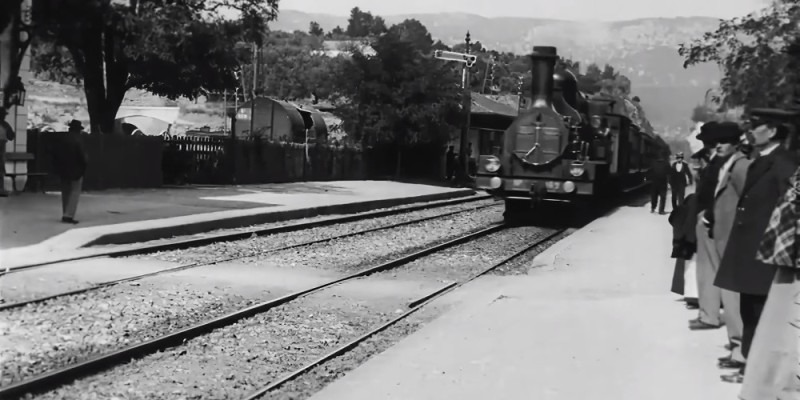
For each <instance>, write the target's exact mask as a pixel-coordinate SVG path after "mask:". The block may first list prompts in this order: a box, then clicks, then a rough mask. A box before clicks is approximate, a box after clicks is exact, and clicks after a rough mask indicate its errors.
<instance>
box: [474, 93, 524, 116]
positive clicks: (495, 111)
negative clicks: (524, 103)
mask: <svg viewBox="0 0 800 400" xmlns="http://www.w3.org/2000/svg"><path fill="white" fill-rule="evenodd" d="M518 101H519V96H517V95H505V96H502V95H501V96H491V95H483V94H480V93H475V92H472V110H471V113H472V114H484V115H502V116H506V117H516V116H517V115H519V109H518V106H517V104H518Z"/></svg>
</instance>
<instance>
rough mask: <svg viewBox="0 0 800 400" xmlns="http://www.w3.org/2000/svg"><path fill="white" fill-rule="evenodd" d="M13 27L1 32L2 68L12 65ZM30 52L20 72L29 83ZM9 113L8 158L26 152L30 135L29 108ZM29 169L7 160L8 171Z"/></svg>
mask: <svg viewBox="0 0 800 400" xmlns="http://www.w3.org/2000/svg"><path fill="white" fill-rule="evenodd" d="M30 4H31V1H30V0H25V1H24V2H23V3H22V7H23V8H30ZM23 14H25V12H24V10H23ZM11 32H12V30H11V27H10V26H9V28H8V29H7V30H6V31H5V32H3V33H2V34H0V52H2V54H0V59H3V60H4V61H3V62H2V64H0V68H3V69H5V68H8V67H10V65H8V64H7V61H5V60H10V58H9V57H8V56H9V54H8V53H7V52H8V51H12V54H13V49H11V45H10V43H11ZM30 65H31V59H30V52H27V53H26V54H25V57H24V58H23V60H22V65H21V66H20V71H19V74H20V76H21V77H22V82H23V83H27V82H28V81H29V80H30V78H31V72H30ZM8 111H9V112H8V115H7V116H6V122H8V123H9V124H10V125H11V127H13V128H14V132H15V133H16V136H17V137H16V140H14V141H13V142H7V143H6V158H8V155H9V153H25V152H26V151H27V147H28V135H27V128H28V109H27V107H26V106H22V107H18V106H14V107H11V109H9V110H8ZM27 170H28V163H27V162H26V161H16V162H14V161H7V162H6V171H7V172H17V173H24V172H27ZM26 181H27V178H24V177H23V178H17V188H22V187H24V185H25V182H26ZM3 186H4V187H5V188H6V189H7V190H10V189H11V179H10V178H7V177H4V179H3Z"/></svg>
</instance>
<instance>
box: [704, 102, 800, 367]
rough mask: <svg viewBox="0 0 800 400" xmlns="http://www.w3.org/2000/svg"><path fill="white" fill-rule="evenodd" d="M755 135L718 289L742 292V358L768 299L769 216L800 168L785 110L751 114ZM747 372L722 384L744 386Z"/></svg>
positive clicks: (752, 134) (770, 268)
mask: <svg viewBox="0 0 800 400" xmlns="http://www.w3.org/2000/svg"><path fill="white" fill-rule="evenodd" d="M751 118H752V130H751V131H750V132H749V134H748V139H749V141H750V143H751V144H752V146H753V148H754V153H756V154H757V158H756V159H755V160H754V161H753V163H752V164H750V167H749V168H748V170H747V177H746V179H745V184H744V188H743V189H742V193H741V197H740V198H739V203H738V205H737V208H736V216H735V217H734V223H733V228H732V229H731V233H730V236H729V238H728V244H727V246H726V247H725V253H724V254H723V256H722V260H721V262H720V267H719V272H718V273H717V277H716V280H715V281H714V284H715V285H716V286H718V287H720V288H722V289H726V290H730V291H733V292H738V293H739V294H740V297H739V307H740V308H739V312H740V314H741V318H742V324H743V329H742V354H743V355H744V358H745V359H746V358H747V356H748V353H749V351H750V345H751V343H752V341H753V335H754V334H755V331H756V327H757V326H758V323H759V319H760V318H761V312H762V310H763V308H764V304H765V303H766V300H767V294H768V293H769V289H770V286H771V284H772V279H773V277H774V275H775V268H776V267H775V266H773V265H769V264H766V263H764V262H761V261H759V260H757V259H756V254H757V251H758V248H759V244H760V242H761V239H762V238H763V236H764V232H765V231H766V228H767V226H768V224H769V219H770V216H771V215H772V211H773V209H774V208H775V206H776V204H778V201H779V200H780V198H781V196H783V195H784V193H786V191H787V190H788V189H789V187H790V178H791V176H792V174H793V173H794V171H795V169H796V168H797V163H796V161H795V159H794V157H793V156H792V153H791V152H790V151H789V150H786V149H785V148H784V147H783V146H781V143H782V142H783V141H784V140H785V139H786V137H787V136H788V134H789V129H788V127H787V126H786V125H784V124H783V123H782V121H781V111H780V110H771V109H759V110H753V111H752V112H751ZM743 374H744V368H742V369H740V370H739V371H738V372H737V373H735V374H733V375H728V376H723V380H726V381H731V382H741V380H742V376H743Z"/></svg>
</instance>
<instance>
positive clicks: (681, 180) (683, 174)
mask: <svg viewBox="0 0 800 400" xmlns="http://www.w3.org/2000/svg"><path fill="white" fill-rule="evenodd" d="M691 184H692V172H691V171H690V170H689V164H687V163H686V161H683V153H678V154H676V155H675V162H674V163H672V166H671V167H670V169H669V186H670V187H671V188H672V209H673V210H674V209H676V208H678V207H679V206H680V205H681V204H683V199H684V198H685V197H686V186H688V185H691Z"/></svg>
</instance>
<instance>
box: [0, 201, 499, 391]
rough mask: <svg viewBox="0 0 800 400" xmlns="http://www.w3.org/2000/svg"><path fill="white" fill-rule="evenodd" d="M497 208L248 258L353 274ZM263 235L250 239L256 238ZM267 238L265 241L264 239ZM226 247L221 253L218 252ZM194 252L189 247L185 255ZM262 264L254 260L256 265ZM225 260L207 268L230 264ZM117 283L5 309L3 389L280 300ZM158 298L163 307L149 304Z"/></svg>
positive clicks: (472, 227)
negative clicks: (31, 378)
mask: <svg viewBox="0 0 800 400" xmlns="http://www.w3.org/2000/svg"><path fill="white" fill-rule="evenodd" d="M500 212H501V210H499V209H497V208H496V207H490V208H487V209H482V210H476V211H469V212H465V213H463V214H457V215H455V216H452V217H446V218H442V219H435V220H431V221H426V222H425V223H420V224H412V225H408V226H404V227H401V228H396V229H391V230H386V231H378V232H374V233H370V234H366V235H359V236H354V237H350V238H345V239H340V240H334V241H330V242H326V243H321V244H317V245H313V246H306V247H302V248H297V249H292V250H288V251H282V252H277V253H273V254H270V255H267V256H263V257H257V258H248V259H247V260H249V262H250V263H257V264H258V265H271V266H277V267H280V268H292V269H307V268H321V269H327V270H331V269H333V270H335V271H337V272H345V271H353V270H356V269H359V267H361V266H365V265H367V264H370V263H376V262H378V261H379V260H384V259H390V258H394V255H396V254H399V253H408V252H410V250H412V249H416V248H420V247H425V246H428V245H430V244H431V243H436V242H443V241H446V240H448V239H452V238H454V237H457V236H460V235H462V234H465V233H467V232H470V231H476V230H478V229H481V228H484V227H485V226H486V225H488V224H490V223H493V222H497V220H498V218H499V216H500ZM260 239H266V238H257V239H253V240H252V241H258V240H260ZM262 243H263V242H262ZM218 251H221V250H218ZM181 254H185V255H187V256H191V254H192V253H191V252H181ZM258 265H255V266H256V267H257V266H258ZM225 266H226V265H225V264H219V265H217V266H214V267H206V268H224V267H225ZM140 282H141V287H140V286H131V285H130V284H122V285H116V286H113V287H110V288H105V289H102V290H99V291H93V292H88V293H85V294H81V295H73V296H66V297H62V298H57V299H53V300H50V301H47V302H45V303H40V304H34V305H30V306H26V307H24V308H21V309H13V310H7V311H0V321H3V325H0V337H2V338H3V340H4V341H8V343H9V344H10V345H8V346H3V347H2V348H0V361H2V367H1V368H2V370H1V371H2V377H0V385H1V386H5V385H8V384H10V383H13V382H18V381H20V380H22V379H26V378H30V377H32V376H34V375H38V374H41V373H43V372H46V371H49V370H52V369H54V368H58V367H62V366H65V365H67V364H69V363H74V362H78V361H82V360H84V359H86V358H88V357H89V356H92V355H95V354H98V353H103V352H108V351H111V350H114V349H117V348H119V347H121V346H122V345H128V344H133V343H138V342H141V341H143V340H147V339H149V338H152V337H156V336H160V335H163V334H166V333H168V332H171V331H174V330H176V329H180V328H184V327H187V326H190V325H192V324H194V323H197V322H200V321H202V320H206V319H210V318H213V317H216V316H219V315H222V314H224V313H227V312H230V311H233V310H235V309H238V308H243V307H245V306H247V305H249V304H250V303H251V302H253V301H256V300H258V301H265V300H268V299H270V298H274V297H277V294H274V293H273V294H270V295H269V296H268V297H260V298H256V297H243V296H238V297H237V296H234V295H233V293H236V292H237V290H236V289H235V288H218V287H213V288H208V287H203V288H202V290H198V288H197V287H195V286H194V285H190V284H184V285H180V286H178V288H173V287H170V286H169V285H167V286H166V287H164V286H159V285H155V286H152V285H151V283H150V282H153V278H148V279H145V280H142V281H140ZM152 302H155V303H156V304H159V306H154V305H151V303H152Z"/></svg>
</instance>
